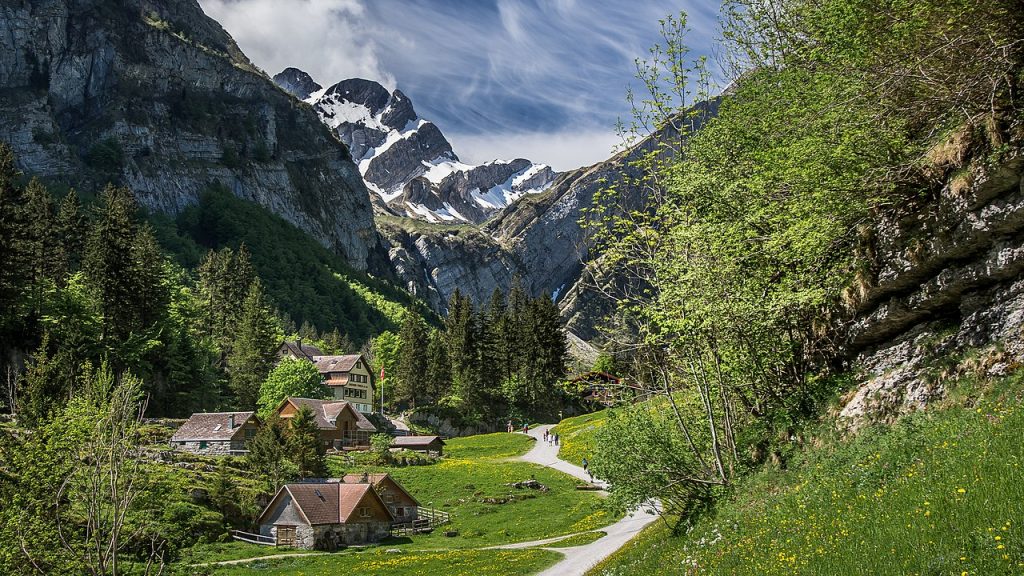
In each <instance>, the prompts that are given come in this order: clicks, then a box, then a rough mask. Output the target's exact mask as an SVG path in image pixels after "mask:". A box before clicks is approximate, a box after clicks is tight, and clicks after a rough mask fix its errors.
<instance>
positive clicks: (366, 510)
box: [359, 506, 370, 518]
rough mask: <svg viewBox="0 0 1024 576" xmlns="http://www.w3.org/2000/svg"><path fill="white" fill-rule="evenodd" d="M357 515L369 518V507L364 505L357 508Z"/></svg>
mask: <svg viewBox="0 0 1024 576" xmlns="http://www.w3.org/2000/svg"><path fill="white" fill-rule="evenodd" d="M359 517H360V518H369V517H370V509H369V508H367V507H366V506H363V507H361V508H360V509H359Z"/></svg>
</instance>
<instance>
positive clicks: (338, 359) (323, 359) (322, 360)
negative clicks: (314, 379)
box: [313, 354, 362, 374]
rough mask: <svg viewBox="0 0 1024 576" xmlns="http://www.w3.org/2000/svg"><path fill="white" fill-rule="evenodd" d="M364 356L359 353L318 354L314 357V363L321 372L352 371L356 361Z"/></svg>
mask: <svg viewBox="0 0 1024 576" xmlns="http://www.w3.org/2000/svg"><path fill="white" fill-rule="evenodd" d="M360 358H362V356H360V355H359V354H347V355H345V356H324V355H322V354H317V355H316V356H314V357H313V363H314V364H316V369H317V370H319V371H320V373H321V374H327V373H329V372H350V371H351V370H352V368H354V367H355V365H356V362H358V361H359V359H360Z"/></svg>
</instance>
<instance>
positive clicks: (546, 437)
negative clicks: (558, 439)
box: [544, 430, 550, 442]
mask: <svg viewBox="0 0 1024 576" xmlns="http://www.w3.org/2000/svg"><path fill="white" fill-rule="evenodd" d="M549 436H550V434H549V433H548V431H547V430H545V431H544V441H545V442H547V441H548V438H549Z"/></svg>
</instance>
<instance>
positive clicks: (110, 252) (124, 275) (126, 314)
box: [84, 186, 137, 343]
mask: <svg viewBox="0 0 1024 576" xmlns="http://www.w3.org/2000/svg"><path fill="white" fill-rule="evenodd" d="M136 210H137V207H136V204H135V198H134V196H132V193H131V191H129V190H128V189H127V188H117V187H114V186H107V188H106V189H105V190H104V191H103V193H102V195H101V197H100V208H99V210H98V212H99V213H98V214H97V217H96V220H95V221H94V222H93V225H92V228H91V230H90V232H89V240H88V242H87V244H86V251H85V262H84V268H85V273H86V277H87V279H88V282H89V286H90V288H91V289H92V290H93V292H94V293H95V295H96V299H97V301H98V302H99V305H100V311H101V313H102V316H103V330H102V337H101V338H102V340H103V341H113V342H114V343H120V342H124V341H125V340H127V339H128V337H129V335H130V334H131V333H132V331H133V330H134V329H136V328H137V324H136V322H135V319H136V318H135V317H136V314H135V312H136V310H135V306H134V304H135V302H136V289H137V284H136V282H135V278H134V276H133V274H132V273H133V271H134V268H135V259H134V255H133V247H134V244H135V234H136V223H135V212H136Z"/></svg>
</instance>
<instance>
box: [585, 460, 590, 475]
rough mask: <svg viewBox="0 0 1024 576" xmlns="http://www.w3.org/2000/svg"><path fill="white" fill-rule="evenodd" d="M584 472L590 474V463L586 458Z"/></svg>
mask: <svg viewBox="0 0 1024 576" xmlns="http://www.w3.org/2000/svg"><path fill="white" fill-rule="evenodd" d="M583 471H584V472H590V462H587V459H586V458H584V459H583Z"/></svg>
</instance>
